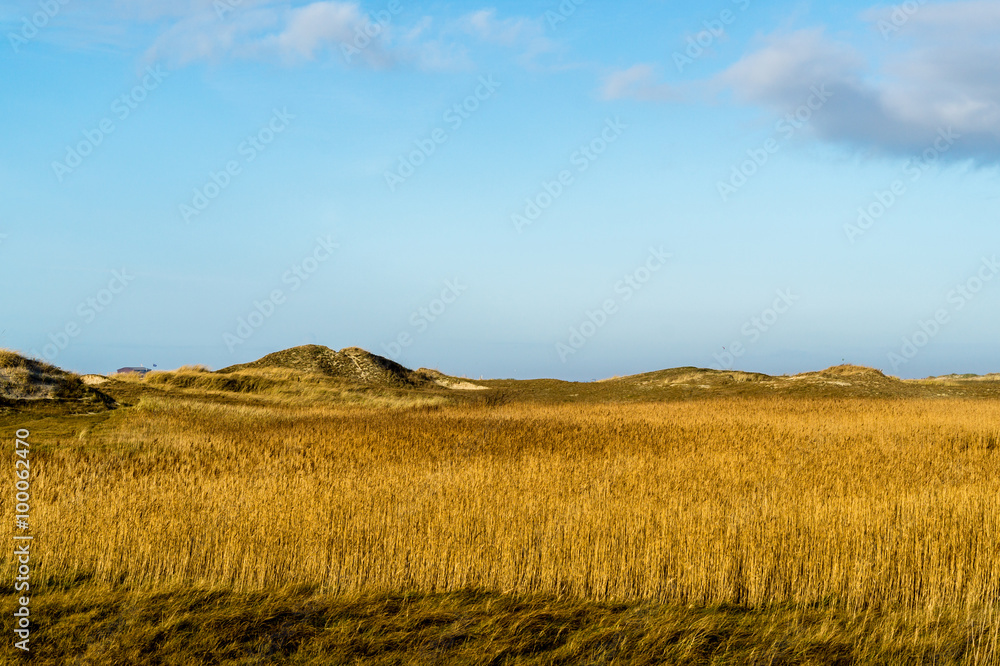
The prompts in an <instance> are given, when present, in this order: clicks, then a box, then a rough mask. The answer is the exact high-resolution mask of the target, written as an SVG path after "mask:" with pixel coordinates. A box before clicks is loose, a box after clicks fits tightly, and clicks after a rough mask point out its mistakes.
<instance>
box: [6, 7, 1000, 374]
mask: <svg viewBox="0 0 1000 666" xmlns="http://www.w3.org/2000/svg"><path fill="white" fill-rule="evenodd" d="M0 25H2V28H3V30H2V33H3V37H4V39H3V44H0V54H2V55H0V76H2V80H3V86H2V87H0V109H2V111H3V117H4V119H5V124H4V128H3V136H4V140H3V141H2V142H0V279H2V280H3V299H2V301H0V346H4V347H8V348H13V349H17V350H20V351H22V352H24V353H27V354H31V355H34V356H37V357H40V358H44V359H46V360H49V361H50V362H53V363H55V364H56V365H59V366H61V367H64V368H67V369H71V370H75V371H79V372H100V373H106V372H109V371H112V370H114V369H115V368H117V367H119V366H122V365H138V364H140V363H143V364H145V365H147V366H149V365H152V364H153V363H156V364H157V365H158V366H159V367H162V368H170V367H177V366H179V365H182V364H193V363H202V364H207V365H209V366H210V367H213V368H221V367H224V366H226V365H230V364H233V363H239V362H245V361H249V360H252V359H255V358H258V357H260V356H262V355H264V354H266V353H269V352H272V351H276V350H279V349H283V348H287V347H291V346H295V345H300V344H307V343H315V344H323V345H327V346H329V347H332V348H335V349H339V348H343V347H347V346H360V347H364V348H366V349H369V350H371V351H373V352H375V353H379V354H382V355H384V356H388V357H391V358H394V359H395V360H397V361H399V362H400V363H403V364H404V365H407V366H410V367H435V368H438V369H440V370H442V371H444V372H448V373H452V374H463V375H467V376H471V377H477V378H478V377H479V376H485V377H517V378H531V377H557V378H562V379H573V380H590V379H595V378H600V377H607V376H611V375H621V374H630V373H635V372H643V371H648V370H655V369H660V368H665V367H673V366H682V365H694V366H702V367H712V366H714V367H719V368H730V367H732V368H738V369H743V370H754V371H761V372H768V373H773V374H780V373H787V372H800V371H806V370H814V369H820V368H823V367H826V366H829V365H834V364H837V363H840V362H841V361H842V360H846V361H847V362H854V363H859V364H865V365H871V366H874V367H878V368H881V369H882V370H884V371H886V372H887V373H890V374H894V375H898V376H902V377H922V376H927V375H931V374H944V373H950V372H976V373H985V372H991V371H992V372H995V371H998V370H1000V347H998V345H997V333H996V331H997V329H998V323H1000V315H998V313H1000V279H994V277H996V276H997V274H998V273H1000V268H998V267H997V265H996V263H995V261H996V256H997V254H1000V225H998V221H1000V220H998V216H997V212H996V211H997V205H998V201H1000V188H998V170H997V164H998V161H1000V78H998V77H997V76H996V73H995V63H996V62H998V61H1000V59H998V57H997V56H998V55H1000V53H998V52H1000V40H998V39H997V37H998V36H1000V5H998V4H997V3H995V2H978V1H975V2H942V3H934V2H919V1H917V0H913V1H912V2H909V3H907V4H905V5H898V6H895V7H894V6H892V5H872V4H870V3H867V2H842V3H833V4H830V3H809V2H784V1H776V2H769V3H763V2H758V1H755V0H737V1H735V2H734V1H731V0H719V1H715V2H708V3H703V4H698V5H691V4H690V3H680V2H663V1H656V2H654V1H650V2H624V3H618V4H614V5H610V4H606V3H597V2H595V1H594V0H584V1H582V2H577V1H576V0H567V1H566V2H563V3H561V4H560V2H558V0H553V1H551V2H543V1H538V2H535V1H532V2H528V1H522V2H508V3H504V4H503V5H502V6H500V5H489V4H482V3H477V2H407V1H405V0H398V1H393V2H389V1H386V2H382V1H376V2H364V3H352V2H333V1H319V2H274V1H268V0H242V2H239V1H238V0H188V1H187V2H167V1H166V0H145V1H142V0H117V1H110V0H93V1H91V2H87V3H83V2H76V1H72V0H62V1H60V0H42V1H41V2H39V1H38V0H33V1H29V2H20V1H13V2H6V3H4V5H3V7H2V8H0ZM366 33H367V34H366ZM369 35H371V36H369Z"/></svg>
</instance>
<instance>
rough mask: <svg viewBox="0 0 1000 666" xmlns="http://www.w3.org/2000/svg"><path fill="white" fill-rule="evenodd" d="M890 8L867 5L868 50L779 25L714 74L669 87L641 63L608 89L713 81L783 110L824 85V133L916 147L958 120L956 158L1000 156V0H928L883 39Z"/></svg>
mask: <svg viewBox="0 0 1000 666" xmlns="http://www.w3.org/2000/svg"><path fill="white" fill-rule="evenodd" d="M892 11H893V9H891V8H889V9H878V10H871V11H869V12H865V13H864V14H863V15H862V16H863V18H864V20H866V21H868V22H869V23H870V25H869V26H868V27H869V28H871V30H870V31H866V35H867V36H868V42H867V44H866V51H865V52H862V51H861V50H860V48H859V46H856V45H852V44H848V43H845V42H843V41H840V40H837V39H834V38H831V37H830V36H829V35H827V34H826V33H825V31H824V30H823V29H821V28H812V29H806V30H798V31H794V32H790V33H779V34H774V35H770V36H767V37H765V38H764V39H763V40H762V43H761V44H760V45H759V46H757V48H755V49H754V50H752V51H751V52H749V53H748V54H746V55H745V56H744V57H742V58H741V59H740V60H738V61H737V62H735V63H734V64H732V65H731V66H729V67H728V68H727V69H726V70H724V71H723V72H721V73H719V74H717V75H716V76H714V77H712V78H711V79H708V80H705V81H700V82H693V83H690V82H689V83H684V84H681V85H680V86H679V87H671V86H668V85H667V84H663V83H658V82H657V80H656V77H655V76H654V70H653V68H652V67H650V66H649V65H636V66H635V67H632V68H629V69H626V70H624V71H620V72H616V73H614V74H613V75H611V76H610V77H608V78H607V79H605V81H604V82H603V88H602V93H603V97H604V98H605V99H620V98H632V99H645V100H654V101H656V100H659V101H676V100H679V99H681V94H680V93H681V92H684V93H685V95H684V96H685V97H690V96H692V95H691V93H692V92H693V91H700V90H702V89H705V88H706V87H707V88H711V89H714V90H715V91H716V92H726V91H729V92H732V94H733V96H734V98H735V100H736V101H737V102H739V103H744V104H752V105H757V106H762V107H765V108H768V109H770V110H772V111H774V112H776V113H778V114H781V115H784V114H786V113H790V112H793V111H794V110H795V109H796V108H798V107H799V106H800V105H802V104H803V103H804V102H806V100H807V99H809V97H810V95H811V89H812V88H813V87H814V86H826V88H827V89H828V90H830V91H831V92H832V93H833V95H832V97H831V98H830V100H829V101H828V102H826V103H825V104H824V106H823V108H822V109H821V110H820V111H818V112H817V113H815V114H814V115H813V117H812V120H811V122H810V128H811V131H812V134H813V135H814V136H817V137H819V138H820V139H823V140H827V141H831V142H835V143H845V144H849V145H854V146H859V147H862V148H864V149H867V150H874V151H882V152H886V153H892V154H904V155H909V154H913V153H915V152H920V151H923V150H924V149H925V148H926V147H927V146H928V145H929V143H930V142H932V141H933V140H934V138H935V136H936V135H937V133H938V131H939V130H947V129H949V128H950V129H952V130H953V131H954V132H955V133H957V134H959V135H961V139H960V140H959V142H958V143H957V144H956V146H955V147H954V149H952V150H951V151H949V153H948V159H967V158H975V159H977V160H980V161H987V162H992V163H996V162H1000V77H998V76H997V75H996V63H997V62H1000V4H998V3H996V2H980V1H978V0H977V1H974V2H951V3H947V4H941V3H932V4H925V5H921V6H920V7H919V9H917V10H916V11H915V12H913V13H911V14H907V15H906V20H905V21H903V20H901V17H900V16H899V15H897V16H896V23H895V24H893V25H898V27H899V30H898V31H894V32H892V33H889V34H888V37H887V39H885V40H883V39H882V34H883V33H884V31H880V29H879V21H884V20H887V19H886V17H889V19H890V20H891V16H892V14H891V13H892ZM883 27H884V26H883Z"/></svg>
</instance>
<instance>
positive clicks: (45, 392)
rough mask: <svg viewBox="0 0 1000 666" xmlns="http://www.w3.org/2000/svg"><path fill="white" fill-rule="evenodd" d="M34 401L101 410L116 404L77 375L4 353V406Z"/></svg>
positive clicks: (0, 370) (0, 382) (0, 359)
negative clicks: (70, 404)
mask: <svg viewBox="0 0 1000 666" xmlns="http://www.w3.org/2000/svg"><path fill="white" fill-rule="evenodd" d="M34 401H55V402H67V403H79V404H81V405H83V406H85V407H88V408H101V409H103V408H108V407H111V406H113V405H114V400H112V399H111V398H109V397H108V396H106V395H105V394H103V393H101V392H100V391H97V390H96V389H93V388H91V387H90V386H87V385H86V384H84V383H83V381H81V379H80V377H78V376H77V375H74V374H72V373H69V372H66V371H64V370H60V369H59V368H57V367H55V366H52V365H49V364H48V363H44V362H42V361H36V360H34V359H29V358H25V357H24V356H21V355H20V354H18V353H16V352H12V351H9V350H5V349H2V350H0V405H3V406H9V405H16V404H23V403H27V402H34Z"/></svg>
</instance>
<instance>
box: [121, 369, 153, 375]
mask: <svg viewBox="0 0 1000 666" xmlns="http://www.w3.org/2000/svg"><path fill="white" fill-rule="evenodd" d="M151 369H152V368H145V367H143V368H118V374H120V375H142V376H145V375H146V373H147V372H149V371H150V370H151Z"/></svg>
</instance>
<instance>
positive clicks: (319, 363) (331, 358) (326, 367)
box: [219, 345, 433, 388]
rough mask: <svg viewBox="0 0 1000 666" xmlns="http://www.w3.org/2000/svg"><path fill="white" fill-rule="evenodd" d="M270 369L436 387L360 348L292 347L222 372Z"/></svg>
mask: <svg viewBox="0 0 1000 666" xmlns="http://www.w3.org/2000/svg"><path fill="white" fill-rule="evenodd" d="M267 368H288V369H291V370H298V371H300V372H306V373H311V374H317V375H324V376H326V377H330V378H333V379H339V380H341V381H344V382H349V383H355V384H365V385H368V386H384V387H392V388H409V387H414V386H426V385H430V384H433V380H431V379H430V378H429V377H427V376H425V375H422V374H421V373H417V372H414V371H413V370H410V369H409V368H406V367H404V366H402V365H400V364H399V363H396V362H395V361H390V360H389V359H387V358H383V357H382V356H378V355H376V354H372V353H371V352H368V351H365V350H364V349H360V348H358V347H348V348H346V349H342V350H340V351H334V350H332V349H330V348H329V347H324V346H322V345H304V346H301V347H292V348H291V349H285V350H284V351H279V352H274V353H273V354H268V355H267V356H264V357H262V358H260V359H257V360H256V361H253V362H251V363H241V364H239V365H232V366H229V367H228V368H223V369H222V370H219V372H220V373H223V374H225V373H231V372H236V371H240V370H255V369H267Z"/></svg>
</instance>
